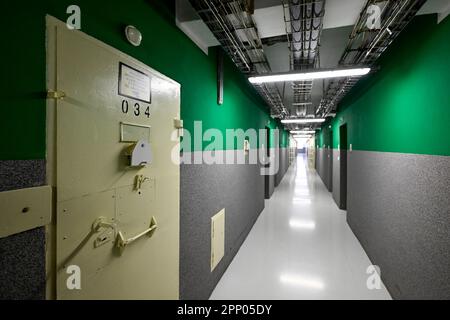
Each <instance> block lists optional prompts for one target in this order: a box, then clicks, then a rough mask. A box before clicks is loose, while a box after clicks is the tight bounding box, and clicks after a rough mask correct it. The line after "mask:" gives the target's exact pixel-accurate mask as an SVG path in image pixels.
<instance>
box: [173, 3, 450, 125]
mask: <svg viewBox="0 0 450 320" xmlns="http://www.w3.org/2000/svg"><path fill="white" fill-rule="evenodd" d="M203 1H205V3H206V0H203ZM289 2H290V1H289V0H284V5H285V7H283V0H255V1H254V13H253V15H251V17H252V18H253V21H254V24H255V26H256V29H257V32H258V35H259V38H260V39H261V40H262V48H263V51H264V54H265V57H266V59H267V62H268V64H269V65H270V69H271V71H272V72H287V71H290V70H292V57H291V55H290V51H292V50H290V49H289V45H288V42H287V39H288V37H287V34H286V22H285V10H284V9H283V8H286V3H289ZM293 2H295V1H293ZM305 2H308V1H305ZM191 3H192V1H188V0H177V4H176V9H177V25H178V26H179V28H180V29H182V30H183V31H184V32H185V33H186V34H187V35H188V36H189V37H190V38H191V39H192V40H193V41H194V42H195V43H196V44H197V45H198V46H199V47H200V48H201V49H202V50H203V51H204V52H205V53H207V51H208V48H209V47H212V46H217V45H220V43H219V41H218V40H217V39H216V37H215V36H214V34H213V33H212V32H211V31H210V28H208V26H207V24H205V22H204V21H202V19H201V18H200V16H199V14H198V13H197V12H196V10H195V9H194V8H193V6H192V4H191ZM366 3H367V0H326V1H325V14H324V16H323V19H322V20H323V21H322V22H323V30H322V33H321V36H320V51H319V55H318V61H319V62H320V64H318V63H315V65H316V67H317V66H319V67H320V68H336V67H337V66H338V64H339V62H340V59H341V57H342V55H343V52H344V50H345V49H346V46H347V44H348V41H349V36H350V34H351V33H352V30H353V28H354V25H355V23H356V22H357V21H358V18H359V16H360V13H361V11H362V10H363V9H364V8H365V5H366ZM449 5H450V3H449V1H448V0H428V1H426V2H425V4H424V5H423V6H422V7H421V8H420V11H418V13H417V14H429V13H438V14H441V15H445V14H448V11H449ZM328 86H329V81H322V80H316V81H314V84H313V87H312V90H311V97H310V101H311V102H312V105H311V106H310V108H309V110H308V111H307V114H302V115H301V116H302V117H304V116H308V117H314V116H315V113H316V112H317V110H318V109H320V107H322V108H323V106H321V102H322V104H324V102H323V99H324V96H325V93H326V90H327V88H328ZM276 87H277V88H278V92H279V94H280V97H281V99H282V103H283V104H284V107H285V108H286V109H287V111H288V114H289V115H290V117H294V116H298V107H296V106H293V103H294V102H295V101H294V98H295V94H294V90H293V88H292V84H291V83H278V84H276ZM296 100H298V97H297V99H296ZM324 115H327V116H328V115H330V114H329V113H328V114H324Z"/></svg>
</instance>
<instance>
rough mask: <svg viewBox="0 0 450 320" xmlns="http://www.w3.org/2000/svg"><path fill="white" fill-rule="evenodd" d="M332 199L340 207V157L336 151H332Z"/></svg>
mask: <svg viewBox="0 0 450 320" xmlns="http://www.w3.org/2000/svg"><path fill="white" fill-rule="evenodd" d="M332 152H333V179H332V180H333V199H334V202H336V204H337V206H338V207H339V208H340V207H341V161H340V160H341V155H340V151H339V150H338V149H333V151H332Z"/></svg>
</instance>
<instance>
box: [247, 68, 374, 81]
mask: <svg viewBox="0 0 450 320" xmlns="http://www.w3.org/2000/svg"><path fill="white" fill-rule="evenodd" d="M369 72H370V68H344V69H333V70H320V69H319V70H311V71H304V72H286V73H274V74H271V75H265V76H255V77H250V78H248V80H249V81H250V82H251V83H256V84H258V83H268V82H287V81H302V80H314V79H329V78H343V77H353V76H364V75H366V74H368V73H369Z"/></svg>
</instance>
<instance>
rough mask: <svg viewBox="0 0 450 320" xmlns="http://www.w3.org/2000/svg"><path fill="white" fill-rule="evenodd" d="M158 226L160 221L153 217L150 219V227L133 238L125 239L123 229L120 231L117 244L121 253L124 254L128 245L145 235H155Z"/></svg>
mask: <svg viewBox="0 0 450 320" xmlns="http://www.w3.org/2000/svg"><path fill="white" fill-rule="evenodd" d="M156 228H158V223H157V222H156V219H155V217H152V220H151V221H150V227H149V228H148V229H147V230H145V231H142V232H141V233H139V234H138V235H135V236H134V237H132V238H128V239H125V237H124V236H123V233H122V231H119V234H118V235H117V242H116V246H117V248H118V249H119V251H120V254H122V252H123V251H124V250H125V248H126V246H128V245H129V244H131V243H133V242H135V241H136V240H138V239H140V238H142V237H143V236H145V235H147V236H148V237H149V238H150V237H151V236H152V235H153V233H155V231H156Z"/></svg>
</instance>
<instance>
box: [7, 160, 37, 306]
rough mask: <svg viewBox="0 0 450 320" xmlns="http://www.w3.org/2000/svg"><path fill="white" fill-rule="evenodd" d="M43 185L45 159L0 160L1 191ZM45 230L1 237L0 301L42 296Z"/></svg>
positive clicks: (34, 298)
mask: <svg viewBox="0 0 450 320" xmlns="http://www.w3.org/2000/svg"><path fill="white" fill-rule="evenodd" d="M44 184H45V161H44V160H17V161H0V192H1V191H8V190H15V189H21V188H31V187H37V186H41V185H44ZM45 278H46V277H45V230H44V228H37V229H34V230H30V231H26V232H23V233H20V234H16V235H12V236H10V237H7V238H3V239H0V300H25V299H26V300H37V299H45Z"/></svg>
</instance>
